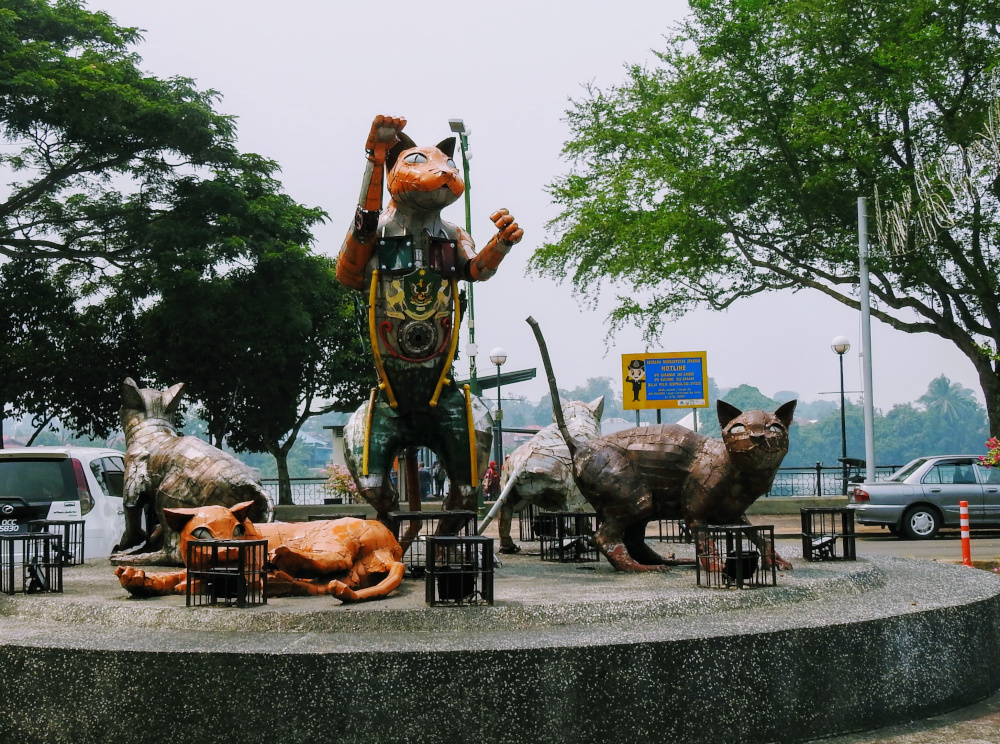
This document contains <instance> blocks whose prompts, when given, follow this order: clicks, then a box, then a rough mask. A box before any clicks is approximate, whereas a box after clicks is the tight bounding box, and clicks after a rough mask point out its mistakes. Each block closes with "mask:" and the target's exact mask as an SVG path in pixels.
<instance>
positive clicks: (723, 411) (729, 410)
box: [715, 400, 743, 429]
mask: <svg viewBox="0 0 1000 744" xmlns="http://www.w3.org/2000/svg"><path fill="white" fill-rule="evenodd" d="M715 410H716V413H718V414H719V426H721V427H722V428H723V429H724V428H726V424H728V423H729V422H730V421H732V420H733V419H734V418H736V417H737V416H739V415H740V414H741V413H743V411H741V410H740V409H739V408H737V407H736V406H731V405H729V404H728V403H726V401H724V400H720V401H716V403H715Z"/></svg>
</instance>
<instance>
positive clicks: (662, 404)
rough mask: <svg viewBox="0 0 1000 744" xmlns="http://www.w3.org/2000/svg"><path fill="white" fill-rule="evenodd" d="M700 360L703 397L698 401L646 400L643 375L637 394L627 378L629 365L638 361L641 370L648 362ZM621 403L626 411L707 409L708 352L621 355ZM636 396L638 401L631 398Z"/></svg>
mask: <svg viewBox="0 0 1000 744" xmlns="http://www.w3.org/2000/svg"><path fill="white" fill-rule="evenodd" d="M691 357H698V358H699V359H701V386H702V390H704V391H705V397H704V398H700V399H682V400H646V385H645V384H644V383H645V373H644V372H643V373H642V374H643V379H642V381H641V382H640V385H639V390H638V392H636V391H635V389H634V387H633V384H632V379H631V378H630V377H629V364H630V363H631V362H632V361H633V360H640V361H641V362H642V365H643V368H645V365H646V363H647V362H648V361H650V360H658V359H689V358H691ZM621 390H622V402H623V407H624V409H625V410H626V411H647V410H653V409H657V408H685V409H687V408H708V405H709V404H708V352H706V351H667V352H661V353H656V354H622V388H621ZM636 395H638V397H639V400H638V401H635V400H633V398H634V397H635V396H636Z"/></svg>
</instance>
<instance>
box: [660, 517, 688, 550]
mask: <svg viewBox="0 0 1000 744" xmlns="http://www.w3.org/2000/svg"><path fill="white" fill-rule="evenodd" d="M656 532H657V535H656V539H657V540H659V541H660V542H672V543H688V544H690V543H691V542H692V540H694V536H693V535H692V534H691V530H689V529H688V526H687V525H686V524H685V523H684V520H682V519H658V520H656ZM650 539H652V537H650Z"/></svg>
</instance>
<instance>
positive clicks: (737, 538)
mask: <svg viewBox="0 0 1000 744" xmlns="http://www.w3.org/2000/svg"><path fill="white" fill-rule="evenodd" d="M699 536H703V540H698V539H697V538H698V537H699ZM695 538H696V540H695V542H696V543H700V544H699V545H698V547H697V548H696V550H695V575H696V580H697V583H698V586H706V587H710V588H715V589H750V588H753V587H761V586H777V583H778V572H777V567H776V565H775V552H774V527H773V526H772V525H749V524H748V525H742V524H740V525H713V526H710V527H707V528H706V529H704V530H703V531H701V532H700V534H699V535H695Z"/></svg>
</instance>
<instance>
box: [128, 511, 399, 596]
mask: <svg viewBox="0 0 1000 744" xmlns="http://www.w3.org/2000/svg"><path fill="white" fill-rule="evenodd" d="M252 507H253V502H251V501H247V502H244V503H241V504H237V505H236V506H234V507H232V508H226V507H224V506H202V507H197V508H192V509H164V510H163V514H164V517H165V518H166V520H167V523H168V525H169V526H170V528H171V529H174V530H176V531H177V532H178V533H180V550H181V555H184V556H186V555H187V545H188V542H189V541H190V540H207V539H215V540H232V539H234V538H241V537H246V538H248V539H257V540H259V539H266V540H267V550H268V557H267V561H268V565H267V569H268V571H267V596H268V597H282V596H289V595H297V596H308V595H324V594H332V595H333V596H334V597H336V598H337V599H340V600H342V601H344V602H360V601H363V600H366V599H377V598H379V597H384V596H386V595H387V594H389V592H391V591H392V590H393V589H395V588H396V587H398V586H399V584H400V581H402V578H403V571H404V569H405V565H404V564H403V563H402V562H401V561H400V558H401V557H402V550H401V548H400V547H399V543H398V542H396V538H395V537H393V534H392V533H391V532H390V531H389V530H388V529H387V528H386V527H385V526H383V525H382V524H381V523H379V522H374V521H367V520H364V519H351V518H344V519H332V520H324V521H316V522H271V523H269V524H255V523H253V522H250V521H249V520H248V519H247V513H248V512H249V511H250V509H251V508H252ZM115 574H116V575H117V576H118V580H119V581H120V582H121V585H122V586H123V587H124V588H125V589H126V590H127V591H128V592H129V594H131V595H133V596H136V597H151V596H157V595H164V594H182V593H184V591H185V589H186V581H187V570H186V569H182V570H180V571H170V572H163V573H149V574H147V573H146V572H145V571H143V570H142V569H139V568H134V567H132V566H119V567H118V568H117V569H116V570H115Z"/></svg>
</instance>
